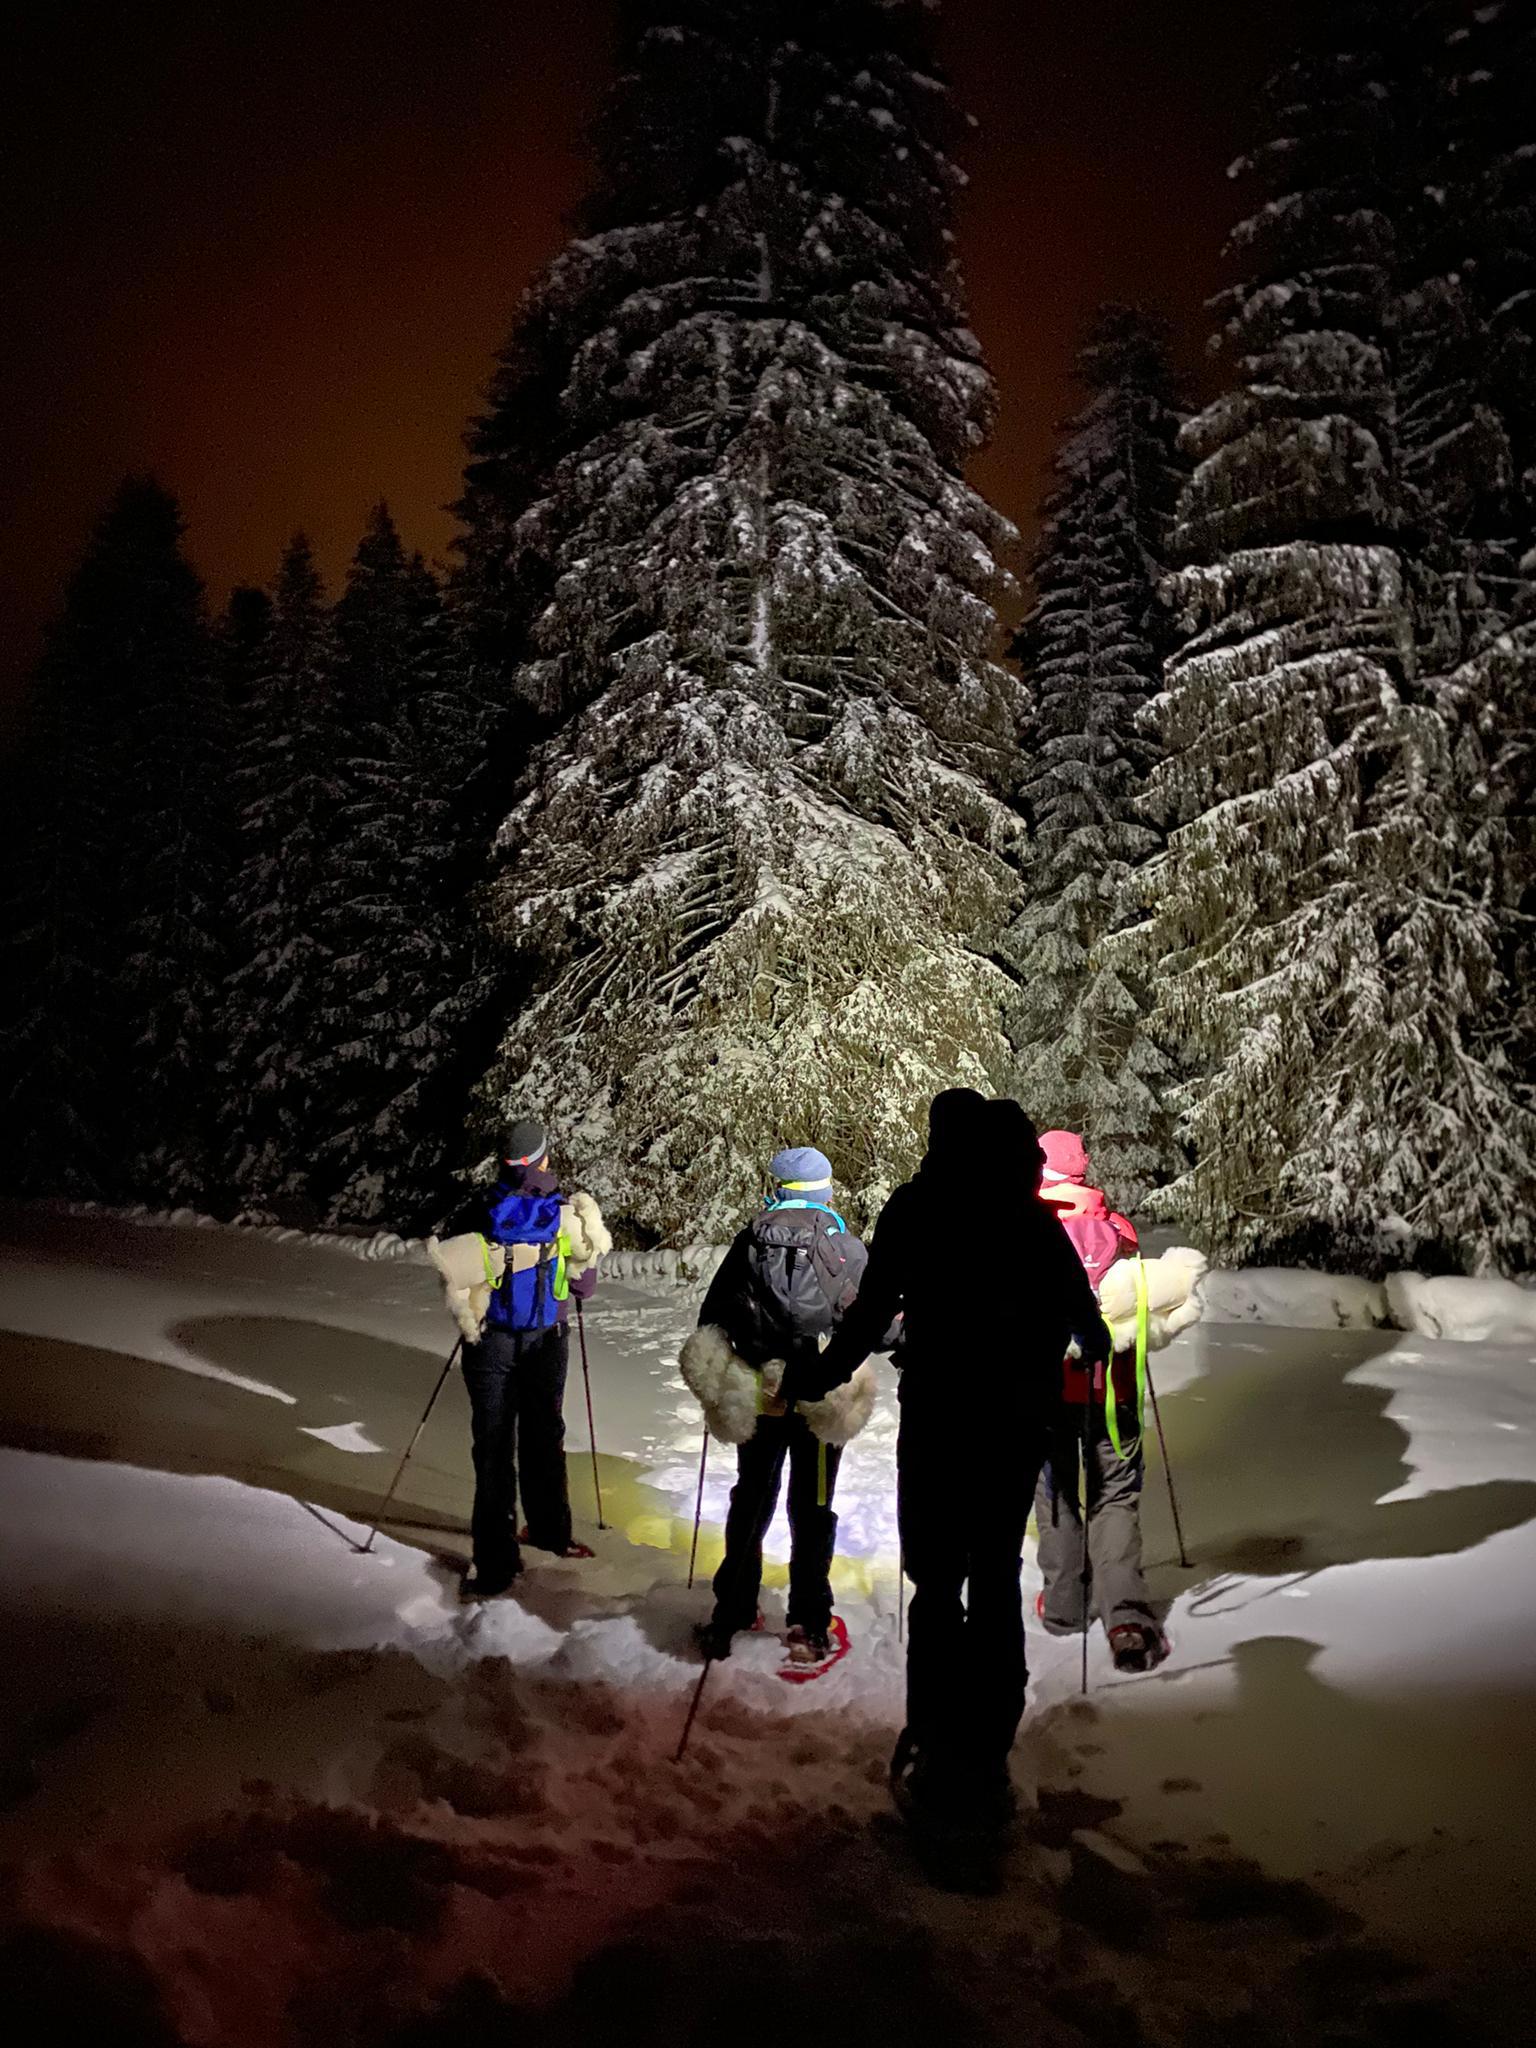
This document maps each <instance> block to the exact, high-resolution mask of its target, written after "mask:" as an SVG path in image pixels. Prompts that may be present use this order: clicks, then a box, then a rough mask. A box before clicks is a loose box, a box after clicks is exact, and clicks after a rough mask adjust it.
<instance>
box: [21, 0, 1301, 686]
mask: <svg viewBox="0 0 1536 2048" xmlns="http://www.w3.org/2000/svg"><path fill="white" fill-rule="evenodd" d="M102 11H103V10H101V9H99V8H97V7H87V6H82V5H79V4H75V0H62V4H59V5H57V6H54V7H48V8H43V7H31V8H20V9H16V10H12V13H13V20H12V22H11V24H10V26H9V27H8V28H7V29H6V31H5V36H6V39H7V42H8V43H9V45H10V48H9V50H8V51H7V52H6V53H4V57H3V61H4V63H5V71H6V75H7V76H8V77H9V78H10V80H11V92H10V95H9V99H10V104H9V106H8V107H7V109H6V118H5V121H4V123H3V124H0V126H3V128H4V130H5V133H4V138H3V147H4V149H5V151H6V153H7V155H8V156H9V157H10V158H11V159H12V160H11V162H10V163H9V164H7V166H6V175H5V187H4V190H5V199H4V202H3V203H4V204H5V206H6V209H7V214H8V218H7V221H6V228H5V241H6V249H5V261H6V287H7V289H6V297H7V299H8V301H9V308H10V314H11V332H10V334H9V336H8V340H7V348H6V355H7V362H6V374H5V377H4V379H3V384H0V432H3V437H4V443H5V447H6V456H5V460H4V462H3V464H0V671H3V674H4V681H5V685H6V690H7V695H8V696H9V695H10V694H11V690H12V685H13V680H14V678H15V676H16V675H17V674H18V673H19V672H20V671H21V670H22V669H23V668H24V666H25V664H26V663H27V662H28V661H29V660H30V659H31V657H32V655H33V653H34V652H35V648H36V635H37V630H38V627H39V624H40V622H41V620H42V619H43V618H44V617H45V616H46V615H47V614H48V612H50V611H51V610H52V609H53V608H54V606H55V604H56V602H57V598H58V593H59V587H60V584H61V582H62V579H63V577H64V576H65V575H66V574H67V572H68V569H69V566H70V564H71V562H72V560H73V559H74V557H75V555H76V554H77V552H78V550H79V547H80V545H81V542H82V540H83V538H84V536H85V533H86V531H87V529H88V527H89V525H90V522H91V520H92V518H93V516H94V514H95V512H96V510H97V508H98V507H99V505H100V504H101V502H102V501H103V499H104V498H105V497H106V495H107V494H108V492H109V491H110V490H111V489H112V487H113V485H114V484H115V483H116V481H117V480H118V478H119V477H120V476H121V475H122V474H123V473H124V472H125V471H127V470H129V469H135V468H148V469H152V470H153V471H155V472H156V473H157V474H158V475H159V476H160V477H161V479H162V480H163V481H164V482H165V483H167V484H168V485H170V486H171V487H172V488H173V489H174V490H176V491H177V492H178V493H179V494H180V496H181V499H182V503H183V506H184V508H185V511H186V515H187V520H188V525H189V529H190V531H189V544H190V548H191V552H192V554H193V557H194V559H195V560H196V561H197V563H198V565H199V567H200V568H201V569H202V571H203V574H204V575H205V576H206V578H207V579H208V582H209V585H210V588H211V591H212V594H213V596H214V598H215V599H216V600H218V599H222V597H223V596H224V594H225V592H226V591H227V590H228V588H229V586H230V584H231V583H233V582H236V581H265V580H266V579H267V578H268V577H269V576H270V574H271V573H272V570H273V568H274V567H275V563H276V558H277V553H278V550H279V548H280V547H281V545H282V543H283V541H284V539H285V538H286V536H287V535H288V534H289V533H290V532H291V531H292V530H293V529H294V528H295V527H298V526H303V527H304V528H305V529H306V530H307V531H308V532H309V533H310V535H311V536H312V538H313V539H314V541H315V543H316V546H317V548H318V550H319V553H320V557H321V561H322V563H323V565H324V567H325V569H326V571H327V573H328V574H329V575H330V576H331V577H332V578H333V579H334V578H336V577H338V576H339V575H340V573H341V571H342V570H343V568H344V567H345V564H346V561H347V558H348V556H349V555H350V553H351V550H352V547H353V545H354V543H355V541H356V538H357V535H358V533H359V531H360V529H361V526H362V523H363V519H364V517H365V515H366V512H367V510H368V507H369V505H370V504H371V503H372V502H373V501H374V500H375V499H377V498H379V497H380V496H383V497H387V498H388V500H389V501H390V503H391V505H392V506H393V507H394V509H395V512H396V516H397V517H398V519H399V521H400V524H401V526H402V528H403V530H404V532H405V534H406V536H407V538H408V539H409V540H410V541H412V542H413V543H415V544H417V545H419V546H421V547H423V548H425V549H426V550H427V551H428V552H429V553H431V554H435V555H439V556H441V555H442V554H443V552H444V550H445V549H446V547H447V544H448V542H449V539H450V537H451V534H452V522H451V521H450V520H449V518H448V517H447V516H446V514H445V513H444V512H443V511H442V510H441V507H442V506H443V504H444V503H445V502H446V501H447V500H449V499H450V498H451V497H452V496H453V495H454V493H455V490H456V487H457V476H458V468H459V460H460V451H459V433H460V430H461V428H462V425H463V423H464V420H465V418H466V416H467V415H468V413H469V412H470V411H471V410H472V408H473V407H474V404H475V402H476V396H477V392H478V390H479V387H480V386H481V384H482V383H483V381H484V379H485V377H486V374H487V372H488V369H489V366H490V359H491V355H492V352H493V351H494V349H495V348H496V347H497V345H498V343H499V342H500V341H501V339H502V338H503V336H504V333H505V331H506V329H507V326H508V324H509V321H510V318H511V315H512V312H513V309H514V307H515V304H516V301H517V298H518V295H519V293H520V292H521V290H522V288H523V286H524V284H525V283H526V282H527V280H528V278H529V276H530V275H531V273H532V272H533V271H534V270H535V269H536V268H537V267H538V266H539V265H540V264H541V263H543V262H544V261H546V260H547V259H548V258H549V257H550V256H551V255H552V254H553V253H554V252H555V250H556V249H557V248H558V247H559V245H560V242H561V241H562V239H563V237H564V232H565V228H564V216H565V214H566V212H567V210H568V209H569V207H570V206H571V205H572V204H573V203H574V202H575V200H576V199H577V198H578V197H579V195H580V194H581V192H582V190H583V189H584V186H585V183H586V178H587V173H586V167H585V164H584V161H583V156H582V149H583V136H584V132H585V130H586V128H587V126H588V124H589V123H590V121H591V119H592V117H593V114H594V112H595V108H596V104H597V98H598V94H599V93H600V91H601V89H602V86H603V84H604V82H605V80H606V77H607V75H608V72H609V68H610V61H611V45H610V36H611V18H612V8H611V0H507V4H490V0H461V4H459V5H457V6H454V7H428V6H425V5H422V4H420V0H414V4H408V0H374V4H372V5H369V6H367V7H362V6H355V5H337V4H325V0H318V4H317V0H310V4H304V5H295V4H291V0H265V4H256V0H246V4H239V5H233V4H230V5H226V4H219V0H196V4H188V0H161V4H159V5H157V6H155V7H152V8H137V7H134V8H126V7H125V8H116V9H113V10H112V16H113V19H112V20H111V22H110V23H109V25H108V26H107V27H106V28H105V29H103V28H102V27H101V26H100V25H99V22H98V20H97V17H98V15H99V14H100V13H101V12H102ZM1296 12H1297V7H1296V5H1295V4H1294V0H1293V4H1291V5H1289V6H1287V5H1286V4H1284V0H1282V4H1281V5H1278V6H1271V7H1267V8H1260V7H1258V6H1256V5H1254V4H1253V0H1249V4H1248V5H1246V6H1244V5H1242V4H1241V0H1239V4H1236V5H1233V4H1231V0H1228V4H1227V5H1218V4H1214V0H948V7H947V10H946V13H945V16H944V24H943V50H944V55H945V58H946V61H947V63H948V65H949V68H950V70H951V72H952V73H953V75H954V78H955V82H956V85H957V88H958V90H959V93H960V95H961V98H962V100H963V102H964V104H966V105H967V106H968V107H970V108H971V109H973V110H974V111H975V113H976V114H977V115H979V117H980V119H981V123H982V126H981V130H980V132H979V133H978V134H977V136H976V137H975V139H974V146H973V149H972V153H971V158H970V163H969V166H968V168H969V169H970V171H971V173H972V177H973V186H972V192H971V195H970V197H969V199H968V202H967V205H966V208H965V211H964V214H963V217H962V220H961V223H960V226H961V235H962V256H963V259H964V263H965V268H966V273H967V277H968V280H969V284H970V290H971V304H972V313H973V320H974V325H975V326H976V329H977V331H978V332H979V334H980V335H981V338H982V340H983V342H984V344H985V346H986V348H987V352H988V356H989V358H990V361H991V365H992V368H993V370H994V371H995V373H996V375H997V378H998V381H999V383H1000V386H1001V389H1002V399H1003V420H1002V428H1001V431H1000V434H999V436H998V439H997V442H996V444H995V446H994V447H993V448H992V449H991V450H990V451H988V453H987V454H986V455H985V456H984V457H983V458H981V459H980V460H979V461H978V462H977V464H976V467H975V479H976V481H977V482H978V483H979V484H980V485H981V487H982V488H983V489H984V490H986V491H987V493H988V494H989V495H990V496H991V497H992V498H993V499H994V501H995V502H996V503H998V504H999V505H1001V506H1002V508H1003V509H1004V510H1005V511H1007V512H1008V513H1009V514H1010V515H1011V516H1012V517H1013V518H1014V519H1016V520H1018V521H1019V522H1020V524H1021V525H1024V526H1026V527H1027V526H1028V524H1029V523H1030V520H1031V518H1032V515H1033V511H1034V507H1035V505H1036V503H1037V502H1038V499H1039V497H1040V495H1041V488H1042V478H1043V470H1044V466H1045V465H1046V463H1047V462H1048V461H1049V458H1050V453H1051V447H1052V434H1053V428H1054V424H1055V422H1056V420H1057V419H1058V418H1059V417H1060V416H1061V415H1062V414H1063V412H1064V411H1066V410H1068V409H1069V408H1070V406H1071V404H1072V402H1073V401H1072V393H1071V390H1070V387H1069V385H1068V382H1067V374H1066V373H1067V367H1068V363H1069V360H1070V356H1071V350H1072V345H1073V336H1074V333H1075V331H1076V329H1077V326H1078V325H1079V323H1080V321H1081V319H1082V318H1083V316H1084V315H1085V314H1086V313H1087V312H1088V310H1089V309H1090V308H1091V307H1092V306H1093V305H1094V304H1095V303H1096V302H1097V301H1098V300H1099V299H1101V298H1105V297H1140V298H1144V299H1147V300H1150V301H1153V302H1157V303H1161V304H1162V305H1163V306H1164V308H1165V309H1166V310H1167V311H1168V312H1169V313H1170V314H1171V315H1172V317H1173V318H1174V320H1175V323H1176V326H1177V329H1178V333H1179V336H1180V343H1181V348H1182V350H1183V353H1184V356H1185V360H1186V364H1187V365H1188V366H1189V367H1191V368H1197V366H1198V364H1199V360H1200V356H1201V348H1202V344H1203V340H1204V336H1205V332H1206V327H1207V320H1206V316H1205V315H1204V314H1203V312H1202V311H1201V302H1202V300H1203V299H1204V298H1205V297H1206V296H1207V295H1208V294H1209V292H1210V291H1212V290H1213V289H1214V288H1215V286H1216V285H1217V283H1218V282H1219V280H1220V262H1219V254H1220V244H1221V240H1222V237H1223V235H1224V233H1225V230H1226V228H1227V227H1228V225H1229V224H1230V221H1231V217H1232V210H1233V204H1234V201H1233V195H1232V193H1231V190H1230V187H1229V186H1228V184H1227V181H1226V179H1225V176H1224V170H1225V165H1226V163H1227V161H1228V159H1229V158H1230V157H1231V155H1232V154H1233V153H1234V151H1235V150H1236V149H1237V148H1238V147H1240V146H1241V145H1242V143H1243V142H1244V141H1245V140H1246V131H1245V109H1246V103H1247V100H1248V98H1249V95H1250V93H1251V90H1252V87H1253V85H1254V84H1255V82H1256V81H1257V79H1258V78H1259V76H1261V75H1262V72H1263V71H1264V69H1265V67H1266V65H1267V64H1268V63H1269V62H1270V61H1272V59H1273V57H1274V55H1275V53H1276V51H1277V49H1278V47H1279V44H1280V41H1281V39H1282V37H1283V36H1284V34H1285V31H1286V27H1287V23H1288V21H1294V19H1295V16H1296Z"/></svg>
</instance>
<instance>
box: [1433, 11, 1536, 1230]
mask: <svg viewBox="0 0 1536 2048" xmlns="http://www.w3.org/2000/svg"><path fill="white" fill-rule="evenodd" d="M1432 20H1433V23H1434V26H1435V27H1436V29H1437V30H1438V31H1439V34H1440V36H1441V39H1442V43H1441V50H1440V52H1439V53H1438V54H1439V56H1440V59H1441V61H1440V62H1439V64H1438V65H1437V67H1436V78H1437V84H1438V87H1439V91H1438V94H1437V102H1436V104H1437V110H1438V112H1439V117H1440V118H1439V119H1438V121H1437V123H1436V125H1435V129H1434V132H1433V136H1432V142H1433V150H1432V155H1431V172H1430V176H1429V177H1428V179H1427V180H1426V183H1425V193H1424V198H1425V212H1426V217H1427V221H1428V226H1429V233H1428V234H1427V235H1426V238H1425V242H1426V246H1425V251H1424V256H1423V261H1422V264H1421V270H1422V273H1423V276H1424V280H1425V281H1424V283H1422V284H1420V285H1419V286H1418V288H1417V290H1416V291H1415V293H1414V294H1413V296H1412V298H1411V299H1410V308H1411V309H1413V310H1417V308H1418V307H1419V306H1421V305H1422V304H1423V302H1424V301H1425V300H1426V299H1428V300H1430V301H1431V302H1433V301H1434V299H1436V298H1437V297H1438V298H1439V299H1440V300H1442V301H1448V302H1449V303H1450V304H1451V305H1452V306H1453V307H1454V309H1455V315H1456V317H1455V319H1454V322H1452V323H1448V325H1449V327H1450V335H1451V340H1450V344H1449V347H1446V346H1445V345H1442V347H1441V348H1440V349H1439V350H1436V349H1435V348H1434V347H1433V346H1430V347H1424V346H1422V345H1421V346H1420V347H1419V349H1418V351H1417V356H1416V367H1419V368H1420V371H1421V383H1422V384H1427V387H1428V390H1429V391H1430V392H1431V393H1434V392H1435V391H1436V389H1437V388H1438V390H1439V392H1440V394H1441V402H1440V406H1439V409H1438V417H1437V415H1436V412H1435V409H1434V408H1432V407H1426V408H1425V410H1426V412H1427V413H1428V417H1429V421H1430V423H1431V425H1440V426H1441V428H1442V431H1441V433H1440V434H1439V436H1438V437H1437V438H1434V439H1432V440H1431V442H1430V446H1431V448H1432V449H1434V450H1436V451H1441V450H1443V451H1446V452H1445V454H1444V455H1443V456H1442V457H1441V459H1440V460H1439V461H1438V462H1436V463H1435V464H1434V465H1433V466H1432V468H1431V470H1430V476H1431V480H1432V481H1433V482H1435V483H1437V484H1440V485H1441V488H1440V489H1439V490H1438V491H1425V492H1424V493H1423V494H1422V498H1423V503H1422V504H1421V507H1420V508H1419V509H1420V512H1421V516H1422V519H1423V523H1424V526H1425V529H1426V537H1427V540H1428V543H1429V546H1430V549H1431V553H1432V559H1433V560H1434V562H1435V564H1436V566H1437V567H1438V568H1440V569H1441V570H1442V572H1443V576H1444V581H1445V584H1446V587H1447V591H1448V601H1447V603H1446V606H1445V611H1446V613H1447V620H1448V623H1447V629H1446V631H1445V634H1444V640H1445V644H1446V651H1447V655H1448V656H1449V657H1451V658H1453V659H1455V660H1456V662H1457V666H1456V667H1455V668H1454V669H1453V670H1452V672H1451V673H1450V674H1449V676H1448V677H1447V678H1446V681H1445V683H1444V684H1443V686H1442V687H1443V690H1444V695H1445V698H1446V701H1447V705H1448V708H1449V711H1450V713H1451V715H1452V716H1453V717H1454V718H1455V720H1456V724H1457V731H1458V745H1457V757H1458V769H1459V772H1460V775H1461V781H1462V786H1463V789H1464V791H1465V795H1464V798H1463V805H1462V808H1463V815H1464V818H1465V820H1466V831H1465V835H1464V836H1465V838H1466V840H1467V842H1468V849H1469V854H1470V855H1471V857H1472V859H1473V860H1474V861H1475V862H1476V863H1477V864H1478V866H1479V867H1480V869H1481V871H1482V873H1483V875H1484V877H1485V883H1486V887H1487V889H1488V891H1489V894H1490V897H1491V901H1492V903H1493V906H1494V915H1495V920H1496V942H1497V953H1498V960H1499V966H1500V973H1501V987H1500V989H1499V991H1498V997H1497V1000H1496V1001H1495V1003H1494V1004H1493V1005H1492V1006H1491V1011H1490V1015H1489V1017H1488V1019H1487V1020H1486V1029H1485V1037H1486V1039H1487V1040H1489V1041H1490V1042H1491V1045H1492V1047H1493V1048H1494V1049H1495V1051H1496V1052H1499V1051H1501V1052H1502V1054H1503V1056H1504V1058H1505V1059H1506V1061H1507V1065H1508V1068H1509V1071H1510V1073H1511V1075H1513V1076H1520V1075H1524V1076H1526V1077H1527V1078H1528V1079H1529V1078H1531V1077H1536V993H1533V984H1536V949H1533V945H1532V934H1533V930H1536V815H1533V814H1536V16H1533V14H1532V12H1531V10H1530V9H1529V8H1528V7H1525V6H1521V5H1517V4H1511V0H1496V4H1493V5H1483V6H1478V7H1475V8H1468V7H1466V6H1451V7H1442V8H1440V9H1438V10H1437V11H1436V13H1435V14H1434V15H1433V16H1432ZM1447 355H1449V357H1450V364H1451V368H1452V371H1453V372H1459V375H1455V374H1453V375H1452V376H1450V377H1446V376H1444V375H1443V374H1441V375H1440V376H1438V377H1436V376H1435V374H1434V373H1435V372H1436V371H1438V370H1440V366H1441V364H1442V362H1443V361H1444V359H1445V357H1446V356H1447ZM1426 369H1427V370H1428V371H1429V372H1430V375H1429V376H1428V378H1425V377H1424V376H1423V372H1424V370H1426ZM1473 422H1475V423H1476V426H1477V430H1478V431H1477V433H1476V436H1475V438H1474V437H1473V436H1472V434H1471V433H1470V432H1469V428H1470V426H1471V424H1472V423H1473ZM1531 1182H1532V1185H1531V1186H1530V1198H1531V1199H1536V1165H1533V1167H1532V1172H1531Z"/></svg>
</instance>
